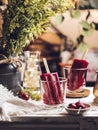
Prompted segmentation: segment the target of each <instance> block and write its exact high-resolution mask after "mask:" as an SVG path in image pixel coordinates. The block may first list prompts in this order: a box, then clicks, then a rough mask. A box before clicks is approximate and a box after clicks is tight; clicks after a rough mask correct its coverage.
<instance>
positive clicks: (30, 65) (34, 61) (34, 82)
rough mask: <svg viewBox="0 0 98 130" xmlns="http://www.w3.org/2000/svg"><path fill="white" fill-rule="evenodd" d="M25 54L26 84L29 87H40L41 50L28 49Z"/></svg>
mask: <svg viewBox="0 0 98 130" xmlns="http://www.w3.org/2000/svg"><path fill="white" fill-rule="evenodd" d="M24 54H25V62H26V68H25V72H24V86H25V87H27V88H34V89H39V88H40V84H39V79H40V74H41V67H40V52H39V51H34V52H30V51H26V52H24Z"/></svg>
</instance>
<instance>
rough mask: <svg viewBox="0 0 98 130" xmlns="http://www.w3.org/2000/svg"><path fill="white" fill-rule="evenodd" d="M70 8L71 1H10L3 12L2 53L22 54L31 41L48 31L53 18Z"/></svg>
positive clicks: (0, 49) (9, 54)
mask: <svg viewBox="0 0 98 130" xmlns="http://www.w3.org/2000/svg"><path fill="white" fill-rule="evenodd" d="M69 7H73V4H72V3H71V2H69V0H8V5H7V8H6V9H5V10H4V11H3V31H2V36H3V37H1V38H0V52H1V53H3V54H4V55H6V56H7V57H10V56H12V55H13V54H14V53H15V54H21V52H22V50H23V48H24V47H25V46H27V45H28V44H29V43H30V41H31V39H35V38H36V37H38V35H40V34H41V33H42V32H44V31H45V30H46V28H47V27H48V26H49V20H50V18H51V17H52V16H54V15H56V14H57V13H62V12H65V11H66V10H67V9H68V8H69Z"/></svg>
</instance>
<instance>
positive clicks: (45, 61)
mask: <svg viewBox="0 0 98 130" xmlns="http://www.w3.org/2000/svg"><path fill="white" fill-rule="evenodd" d="M43 62H44V66H45V69H46V72H47V73H50V70H49V66H48V63H47V60H46V58H43Z"/></svg>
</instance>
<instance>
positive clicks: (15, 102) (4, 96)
mask: <svg viewBox="0 0 98 130" xmlns="http://www.w3.org/2000/svg"><path fill="white" fill-rule="evenodd" d="M40 110H41V106H40V105H37V104H34V103H33V102H32V101H31V100H28V101H25V100H22V99H20V98H18V97H16V96H14V95H13V93H12V92H10V91H8V90H7V88H5V87H4V86H3V85H0V120H1V121H11V118H10V117H11V116H19V115H26V114H30V113H32V112H36V111H40Z"/></svg>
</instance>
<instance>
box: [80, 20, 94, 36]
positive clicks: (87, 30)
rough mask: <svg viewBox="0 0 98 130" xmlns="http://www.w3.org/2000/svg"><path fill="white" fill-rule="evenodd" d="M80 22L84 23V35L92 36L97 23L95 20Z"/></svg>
mask: <svg viewBox="0 0 98 130" xmlns="http://www.w3.org/2000/svg"><path fill="white" fill-rule="evenodd" d="M80 24H81V25H82V28H83V29H82V34H83V35H84V36H90V35H91V34H92V33H93V31H94V30H95V25H94V23H93V22H91V23H88V22H87V21H81V23H80Z"/></svg>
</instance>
